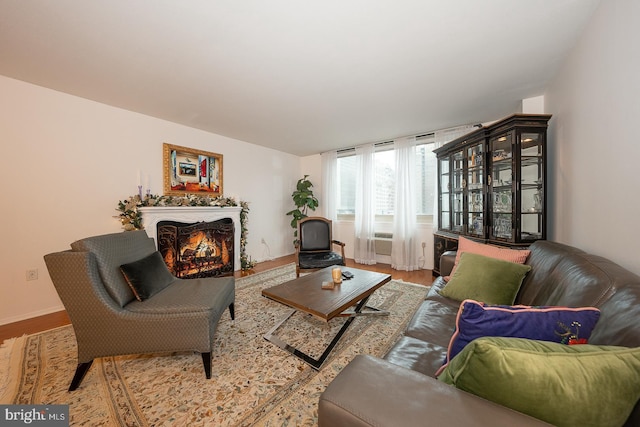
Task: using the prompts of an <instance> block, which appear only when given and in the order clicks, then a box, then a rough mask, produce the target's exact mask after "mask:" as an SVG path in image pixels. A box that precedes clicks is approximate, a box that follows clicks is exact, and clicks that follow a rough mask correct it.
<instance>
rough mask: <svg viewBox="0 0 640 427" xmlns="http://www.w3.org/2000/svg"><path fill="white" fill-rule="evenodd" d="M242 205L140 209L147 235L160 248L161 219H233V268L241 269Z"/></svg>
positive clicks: (196, 221)
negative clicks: (159, 228) (159, 224)
mask: <svg viewBox="0 0 640 427" xmlns="http://www.w3.org/2000/svg"><path fill="white" fill-rule="evenodd" d="M241 210H242V208H241V207H240V206H225V207H219V206H154V207H140V208H138V211H139V212H140V214H141V215H142V221H143V222H142V223H143V225H144V228H145V230H146V232H147V235H148V236H149V237H151V238H153V239H154V241H155V243H156V248H158V231H157V228H158V223H159V222H161V221H174V222H180V223H184V224H193V223H198V222H203V221H204V222H213V221H217V220H221V219H225V218H229V219H231V221H233V226H234V228H235V232H234V236H233V269H234V271H238V270H240V267H241V263H240V234H241V232H240V230H241V224H240V212H241Z"/></svg>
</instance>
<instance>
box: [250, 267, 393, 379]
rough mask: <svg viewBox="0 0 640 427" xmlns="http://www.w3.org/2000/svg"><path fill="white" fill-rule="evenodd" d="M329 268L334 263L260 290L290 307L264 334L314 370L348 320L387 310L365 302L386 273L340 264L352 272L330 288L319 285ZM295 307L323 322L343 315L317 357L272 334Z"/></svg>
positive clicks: (386, 277) (327, 277) (327, 278)
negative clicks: (343, 318) (343, 321)
mask: <svg viewBox="0 0 640 427" xmlns="http://www.w3.org/2000/svg"><path fill="white" fill-rule="evenodd" d="M333 268H334V267H327V268H325V269H322V270H319V271H316V272H314V273H311V274H309V275H306V276H302V277H299V278H297V279H294V280H291V281H289V282H285V283H282V284H280V285H278V286H274V287H272V288H268V289H264V290H263V291H262V295H263V296H265V297H267V298H270V299H272V300H275V301H278V302H280V303H282V304H285V305H287V306H289V307H291V308H292V310H291V312H289V313H288V314H287V315H286V316H285V317H284V318H283V319H282V320H281V321H280V322H278V324H276V325H275V326H274V327H273V328H272V329H271V330H269V332H267V333H266V334H265V335H264V338H265V339H266V340H267V341H270V342H271V343H273V344H275V345H277V346H278V347H280V348H282V349H284V350H286V351H288V352H290V353H292V354H293V355H295V356H297V357H299V358H300V359H302V360H304V361H305V362H306V363H308V364H309V365H311V367H313V368H314V369H316V370H319V369H320V368H321V367H322V364H323V363H324V362H325V360H326V359H327V357H328V356H329V354H330V353H331V350H333V348H334V347H335V346H336V344H337V343H338V341H339V340H340V338H341V337H342V336H343V335H344V333H345V332H346V331H347V328H348V327H349V325H351V322H353V320H354V319H355V318H356V317H357V316H363V315H372V314H373V315H388V314H389V312H387V311H383V310H379V309H377V308H375V307H369V306H367V300H368V299H369V297H370V296H371V294H373V293H374V292H375V290H376V289H378V288H379V287H381V286H382V285H384V284H385V283H387V282H389V281H390V280H391V276H390V275H389V274H383V273H377V272H374V271H367V270H360V269H357V268H350V267H340V268H341V269H342V271H350V272H351V273H353V278H352V279H350V280H344V279H343V280H342V283H341V284H339V285H335V287H334V288H333V289H322V283H323V282H328V281H331V280H332V278H331V270H332V269H333ZM353 306H355V308H354V309H353V310H349V311H347V309H350V308H351V307H353ZM365 309H366V310H365ZM296 311H300V312H303V313H308V314H311V315H313V316H315V317H317V318H319V319H321V320H324V321H325V322H328V321H329V320H331V319H333V318H334V317H338V316H343V317H347V319H346V321H345V323H344V324H343V325H342V328H340V330H339V331H338V333H337V334H336V336H335V337H334V338H333V340H332V341H331V343H329V345H328V347H327V348H326V349H325V350H324V352H323V353H322V355H321V356H320V357H319V358H318V359H314V358H313V357H311V356H309V355H307V354H306V353H304V352H302V351H300V350H298V349H296V348H295V347H293V346H291V345H289V344H287V343H285V342H284V341H283V340H282V339H280V338H279V337H278V336H277V335H275V332H276V330H277V329H278V328H279V327H280V326H282V324H283V323H284V322H286V321H287V319H289V318H290V317H291V316H292V315H293V314H294V313H295V312H296Z"/></svg>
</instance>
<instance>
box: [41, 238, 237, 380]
mask: <svg viewBox="0 0 640 427" xmlns="http://www.w3.org/2000/svg"><path fill="white" fill-rule="evenodd" d="M44 259H45V262H46V264H47V269H48V270H49V274H50V276H51V279H52V281H53V284H54V286H55V287H56V290H57V292H58V295H59V296H60V299H61V300H62V302H63V304H64V306H65V308H66V310H67V313H68V315H69V318H70V319H71V323H72V325H73V329H74V332H75V335H76V340H77V342H78V366H77V369H76V372H75V375H74V377H73V380H72V381H71V385H70V387H69V391H72V390H75V389H76V388H77V387H78V386H79V385H80V383H81V382H82V379H83V378H84V375H85V374H86V373H87V371H88V370H89V368H90V367H91V364H92V363H93V359H94V358H96V357H105V356H116V355H124V354H138V353H154V352H173V351H195V352H199V353H201V354H202V361H203V363H204V369H205V374H206V377H207V378H211V351H212V345H213V335H214V332H215V329H216V326H217V324H218V321H219V319H220V317H221V316H222V314H223V312H224V310H225V309H226V308H227V307H228V308H229V313H230V315H231V318H232V319H233V318H234V305H233V304H234V301H235V279H234V278H233V277H225V278H202V279H191V280H183V279H176V278H175V277H173V276H172V275H171V273H169V271H168V269H167V268H166V266H165V265H164V262H163V261H162V258H161V257H160V256H159V254H158V253H157V252H156V248H155V244H154V242H153V239H150V238H149V237H148V236H147V234H146V232H145V231H130V232H123V233H114V234H107V235H103V236H95V237H89V238H86V239H82V240H79V241H77V242H74V243H72V244H71V250H67V251H63V252H56V253H52V254H48V255H45V257H44ZM121 266H125V267H128V268H129V269H128V270H121ZM123 271H126V272H127V277H126V279H125V275H124V274H123ZM134 275H138V276H140V277H129V276H134ZM145 282H147V283H145ZM141 284H142V285H143V286H145V285H146V286H147V288H146V289H142V291H141V289H139V288H138V287H139V286H140V285H141Z"/></svg>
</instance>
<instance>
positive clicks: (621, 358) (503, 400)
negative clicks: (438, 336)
mask: <svg viewBox="0 0 640 427" xmlns="http://www.w3.org/2000/svg"><path fill="white" fill-rule="evenodd" d="M438 379H439V380H440V381H443V382H445V383H447V384H451V385H454V386H456V387H457V388H459V389H461V390H465V391H468V392H470V393H473V394H475V395H478V396H480V397H483V398H485V399H488V400H491V401H493V402H496V403H499V404H501V405H503V406H506V407H509V408H511V409H515V410H516V411H520V412H522V413H525V414H528V415H531V416H532V417H535V418H538V419H541V420H543V421H546V422H548V423H551V424H553V425H556V426H601V427H606V426H622V425H623V424H624V422H625V421H626V420H627V418H628V417H629V415H630V414H631V411H632V410H633V407H634V405H635V404H636V402H637V401H638V398H640V348H627V347H615V346H597V345H590V344H584V345H571V346H568V345H563V344H559V343H554V342H548V341H536V340H528V339H524V338H499V337H483V338H478V339H476V340H474V341H472V342H471V343H470V344H468V345H467V346H466V347H465V348H464V349H463V350H462V351H461V352H460V353H459V354H458V355H457V356H456V357H454V358H453V359H452V360H451V362H449V365H448V366H447V368H446V369H445V370H444V371H443V372H442V374H441V375H440V376H439V377H438Z"/></svg>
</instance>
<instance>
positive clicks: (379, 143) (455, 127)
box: [321, 123, 482, 154]
mask: <svg viewBox="0 0 640 427" xmlns="http://www.w3.org/2000/svg"><path fill="white" fill-rule="evenodd" d="M465 126H470V127H477V128H481V127H482V124H480V123H478V124H475V125H470V124H466V125H459V126H453V127H450V128H446V129H438V130H434V131H431V132H421V133H419V134H417V135H407V136H399V137H396V138H394V139H391V140H386V141H380V142H374V143H373V145H374V146H376V147H383V146H385V145H389V144H393V141H395V140H396V139H402V138H416V139H418V138H424V137H427V136H435V134H436V133H437V132H447V131H452V130H455V129H458V128H462V127H465ZM368 144H370V143H367V144H360V145H354V146H352V147H346V148H340V149H337V150H329V151H336V152H337V153H338V154H339V153H345V152H347V151H351V150H355V149H356V147H362V146H364V145H368ZM329 151H324V152H323V153H328V152H329ZM321 154H322V153H321Z"/></svg>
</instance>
